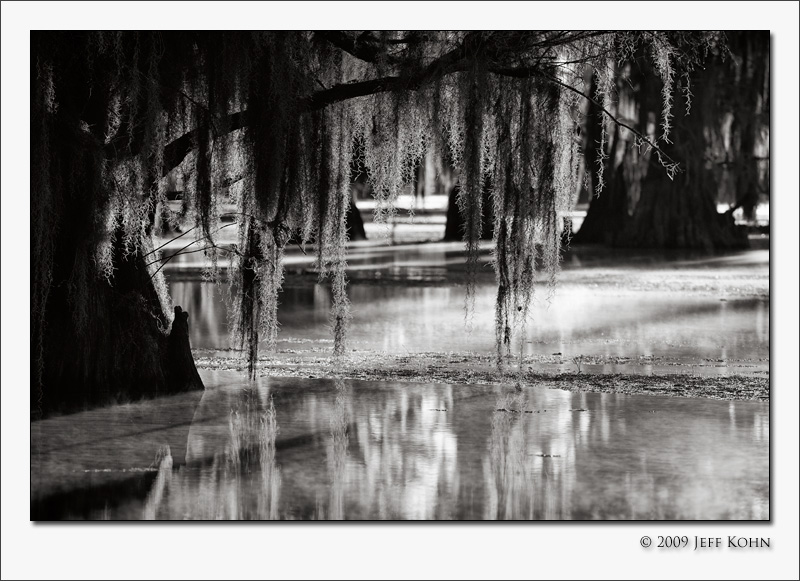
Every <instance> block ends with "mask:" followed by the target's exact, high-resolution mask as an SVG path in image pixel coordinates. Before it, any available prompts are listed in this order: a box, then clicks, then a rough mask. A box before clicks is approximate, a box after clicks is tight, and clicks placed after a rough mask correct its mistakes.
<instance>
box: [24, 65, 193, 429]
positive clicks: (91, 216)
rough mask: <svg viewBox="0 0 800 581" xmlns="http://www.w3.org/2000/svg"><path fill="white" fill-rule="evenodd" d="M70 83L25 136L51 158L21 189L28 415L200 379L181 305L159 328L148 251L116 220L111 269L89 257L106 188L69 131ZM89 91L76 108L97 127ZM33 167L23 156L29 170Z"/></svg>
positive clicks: (98, 240) (97, 154) (97, 163)
mask: <svg viewBox="0 0 800 581" xmlns="http://www.w3.org/2000/svg"><path fill="white" fill-rule="evenodd" d="M75 86H76V87H77V88H76V89H75V93H76V95H75V96H73V98H71V99H66V98H65V99H64V100H63V101H62V103H61V106H60V107H59V109H58V112H57V113H55V115H53V116H52V117H51V118H47V119H46V122H47V123H48V124H50V125H49V129H48V131H50V132H51V135H50V137H43V136H42V134H40V133H39V132H36V133H34V134H33V136H32V151H34V152H35V153H36V154H37V155H39V152H41V151H43V150H45V149H48V148H49V156H50V158H51V160H52V161H51V162H50V163H49V164H47V167H48V170H47V174H48V175H46V176H44V177H41V176H34V175H32V182H34V177H36V179H37V180H38V182H34V183H41V182H42V180H43V179H45V180H46V181H47V185H48V187H47V188H37V189H36V190H35V191H34V189H32V193H31V201H32V206H34V207H35V208H36V211H35V212H32V220H31V229H32V239H33V243H32V245H31V265H32V269H31V270H32V284H31V289H32V303H33V312H32V317H31V353H32V354H33V356H32V357H31V372H32V373H31V375H32V381H31V384H30V389H31V412H32V415H33V416H34V417H42V416H43V415H47V414H52V413H56V412H58V413H64V412H71V411H76V410H80V409H85V408H88V407H94V406H100V405H106V404H110V403H114V402H127V401H132V400H136V399H140V398H143V397H151V396H158V395H163V394H167V393H175V392H179V391H185V390H189V389H202V388H203V383H202V381H201V380H200V376H199V375H198V373H197V370H196V368H195V366H194V360H193V358H192V355H191V349H190V347H189V335H188V316H187V315H186V313H183V312H182V311H181V310H180V309H177V308H176V320H175V323H174V324H173V328H172V330H171V332H170V333H169V334H167V326H168V318H167V315H166V313H165V312H164V311H163V307H162V302H161V300H160V299H159V296H158V292H157V291H156V287H155V284H154V282H153V280H152V278H151V276H150V274H149V272H148V269H147V264H146V261H147V260H152V255H151V256H149V257H146V256H143V255H142V252H141V250H136V251H133V252H131V251H126V249H125V247H124V234H123V232H122V228H121V226H119V227H118V228H117V232H116V235H115V236H114V238H113V243H112V252H113V268H114V270H113V275H111V276H109V277H108V278H106V277H105V276H104V275H103V274H102V273H101V272H100V269H99V268H98V267H97V255H96V251H97V248H98V246H99V245H100V244H102V243H104V242H105V241H104V240H103V239H102V236H103V235H104V234H103V233H104V232H105V224H104V222H105V220H106V219H107V218H106V216H107V211H106V210H107V208H106V207H105V204H107V203H108V201H109V199H110V198H111V197H112V195H113V194H110V193H109V192H108V191H106V190H105V189H104V188H106V187H107V186H106V184H105V183H104V180H103V178H102V167H103V165H104V164H105V163H106V160H105V159H104V157H103V154H102V151H99V150H98V147H97V146H96V145H94V144H89V145H87V144H86V142H85V141H80V140H76V137H75V136H76V133H77V132H76V130H75V128H74V124H75V122H74V119H77V118H80V117H79V115H78V112H77V110H76V109H73V108H74V107H76V105H75V104H76V103H78V104H81V103H83V102H84V100H82V99H80V98H78V97H79V96H80V95H81V93H80V90H81V87H82V85H81V83H80V82H79V79H78V80H76V81H75ZM95 97H97V103H95V102H93V101H92V100H91V99H90V102H89V104H88V105H86V107H85V110H84V111H83V114H84V118H86V119H88V123H89V126H90V127H102V123H101V122H100V121H99V119H102V115H103V113H102V112H103V111H104V110H105V107H104V106H103V99H102V98H101V97H100V96H98V95H97V93H96V92H95V95H93V96H92V99H94V98H95ZM97 142H99V143H102V141H101V140H99V139H97V140H96V141H95V143H97ZM38 167H39V164H33V163H32V165H31V171H32V172H35V171H39V170H38V169H36V168H38ZM134 195H135V194H134V193H133V192H132V193H131V196H134ZM153 217H154V214H153V215H152V216H151V218H153ZM143 235H144V234H143ZM129 250H130V249H129ZM42 273H44V274H42ZM40 297H45V298H44V299H43V301H40ZM34 299H36V300H34Z"/></svg>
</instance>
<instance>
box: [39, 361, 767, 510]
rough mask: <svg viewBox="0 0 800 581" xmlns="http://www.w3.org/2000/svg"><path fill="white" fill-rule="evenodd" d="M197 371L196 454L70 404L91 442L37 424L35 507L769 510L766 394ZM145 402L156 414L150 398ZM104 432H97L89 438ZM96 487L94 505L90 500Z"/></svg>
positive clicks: (143, 414)
mask: <svg viewBox="0 0 800 581" xmlns="http://www.w3.org/2000/svg"><path fill="white" fill-rule="evenodd" d="M203 379H204V381H205V383H206V385H207V387H208V388H207V389H206V391H205V393H204V394H203V397H202V400H201V401H200V404H199V405H198V406H197V409H196V411H195V412H194V417H193V419H192V422H191V426H190V428H189V430H188V434H187V432H186V431H184V432H183V433H184V439H185V440H184V441H185V442H186V443H185V449H186V462H185V464H180V463H178V462H174V461H173V460H174V459H173V454H174V452H175V446H178V445H180V443H179V442H176V439H175V438H174V437H173V436H170V435H169V434H168V433H167V431H166V430H160V431H156V432H146V431H145V430H141V429H134V428H133V427H131V428H129V430H128V431H129V432H130V433H131V434H134V435H132V436H130V437H129V438H128V439H127V440H126V442H127V445H126V446H125V447H122V448H121V447H119V446H117V445H116V440H114V439H107V440H105V444H103V440H102V438H100V437H99V436H100V435H101V432H102V431H103V430H104V429H106V426H108V425H109V418H113V417H119V412H118V411H114V408H108V409H107V410H99V411H97V412H95V413H94V414H93V415H92V416H90V417H86V416H83V415H80V414H76V416H79V417H80V420H81V425H80V434H81V438H82V439H81V440H80V441H75V442H74V443H73V442H70V441H64V439H65V437H66V438H67V440H69V438H70V436H69V433H70V431H69V426H70V422H69V418H70V417H69V416H64V417H63V418H59V421H60V424H59V429H58V431H56V430H55V425H54V429H50V428H49V427H47V426H43V427H42V426H38V427H37V423H34V427H35V428H38V429H34V430H33V432H32V434H33V438H34V442H33V443H34V447H33V448H34V450H35V452H34V456H33V457H32V460H33V466H34V470H33V471H32V485H33V488H32V508H33V506H34V500H33V499H34V498H39V501H37V503H36V507H38V508H37V511H38V512H37V513H36V515H37V518H64V517H70V518H111V519H121V518H122V519H262V520H267V519H334V520H342V519H348V520H352V519H564V520H566V519H766V518H769V407H768V405H767V404H763V403H754V402H723V401H713V400H702V399H687V398H662V397H652V396H613V395H609V394H595V393H580V394H578V393H569V392H563V391H559V390H546V389H528V390H526V391H524V392H522V393H514V392H511V391H510V388H508V387H499V386H498V387H487V386H461V385H458V386H455V385H441V384H424V385H423V384H412V383H391V382H381V383H372V382H356V381H336V382H334V381H327V380H300V379H268V378H265V379H261V380H258V381H256V382H249V381H247V380H244V379H243V378H242V377H241V376H240V375H238V374H236V373H233V372H213V373H212V372H204V374H203ZM150 405H152V408H153V409H158V408H159V402H151V404H150ZM137 409H138V410H139V411H138V412H137V415H136V417H137V418H141V420H140V421H142V422H147V419H148V417H147V416H148V412H147V409H144V408H141V407H140V408H137ZM498 410H501V411H498ZM106 415H107V416H108V418H106V417H105V416H106ZM48 421H50V420H46V421H45V422H48ZM45 428H46V429H45ZM93 431H97V434H94V435H96V436H98V437H91V438H89V437H87V436H92V435H93ZM173 433H174V432H173ZM65 434H66V436H65ZM136 434H140V435H136ZM145 434H146V436H145ZM162 438H166V439H162ZM159 441H162V443H161V444H158V445H155V444H156V443H157V442H159ZM137 442H138V446H137V445H136V444H137ZM170 442H171V443H172V444H173V445H170ZM56 443H58V444H59V445H55V444H56ZM104 446H105V448H104ZM36 450H40V451H42V452H41V453H42V454H47V457H48V462H42V461H41V460H40V459H38V457H37V454H39V453H40V452H36ZM154 454H155V455H156V459H155V461H153V462H152V463H151V464H149V468H148V467H147V465H145V466H144V467H143V468H142V469H141V470H139V471H136V472H135V473H132V471H130V470H129V472H128V473H127V475H126V478H128V480H127V481H125V482H127V484H124V485H123V484H120V482H121V481H120V480H119V478H120V477H121V476H122V475H121V474H120V471H114V470H112V471H108V472H106V471H104V470H96V471H91V472H90V473H84V472H83V471H81V473H79V474H76V473H75V472H74V470H73V471H72V472H68V471H66V472H65V470H64V468H63V467H64V466H77V465H81V466H93V465H94V466H103V465H105V466H108V465H109V463H110V462H112V460H111V459H113V461H114V462H116V465H118V466H126V465H127V466H130V465H134V461H138V460H136V459H138V458H142V457H149V458H150V459H152V458H153V457H154ZM104 458H105V460H104ZM56 469H57V470H56ZM87 476H91V478H87ZM42 483H48V486H51V487H52V486H54V485H55V484H56V483H61V484H62V485H64V486H66V485H67V484H69V486H70V487H71V492H65V491H64V490H62V491H61V492H58V493H56V492H55V491H53V490H52V489H51V490H50V491H49V492H48V491H47V490H44V489H42V488H41V487H42V486H43V485H42ZM89 497H90V498H92V503H93V504H92V507H93V508H91V510H83V509H81V508H80V506H81V504H80V503H82V502H85V499H86V498H89ZM43 498H44V501H42V499H43Z"/></svg>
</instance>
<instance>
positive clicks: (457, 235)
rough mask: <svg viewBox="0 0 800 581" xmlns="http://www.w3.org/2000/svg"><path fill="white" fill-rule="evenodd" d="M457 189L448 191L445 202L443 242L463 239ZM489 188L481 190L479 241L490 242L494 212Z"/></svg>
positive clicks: (492, 234)
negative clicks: (445, 214)
mask: <svg viewBox="0 0 800 581" xmlns="http://www.w3.org/2000/svg"><path fill="white" fill-rule="evenodd" d="M459 191H460V190H459V187H458V186H456V187H454V188H453V189H452V190H450V195H449V196H448V200H447V217H446V223H445V226H444V238H443V241H444V242H454V241H456V240H463V239H464V216H462V215H461V211H460V210H459V209H458V203H457V201H456V200H457V199H458V193H459ZM489 191H490V189H489V188H484V189H483V204H482V206H481V210H482V214H483V217H482V219H481V240H491V239H492V237H493V236H494V211H493V205H492V198H491V196H490V195H489Z"/></svg>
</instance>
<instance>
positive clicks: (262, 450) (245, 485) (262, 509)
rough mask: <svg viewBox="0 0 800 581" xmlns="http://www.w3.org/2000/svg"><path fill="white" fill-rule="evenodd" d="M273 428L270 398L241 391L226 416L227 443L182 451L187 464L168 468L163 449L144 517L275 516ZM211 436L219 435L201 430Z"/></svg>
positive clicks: (277, 474) (277, 487) (277, 485)
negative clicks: (210, 450)
mask: <svg viewBox="0 0 800 581" xmlns="http://www.w3.org/2000/svg"><path fill="white" fill-rule="evenodd" d="M278 432H279V428H278V423H277V417H276V413H275V406H274V404H273V401H272V397H270V396H269V395H268V393H266V392H259V390H257V389H243V390H241V391H240V395H239V401H238V402H237V407H236V408H234V409H231V411H230V415H229V418H228V422H227V434H226V436H227V438H225V439H226V440H227V443H226V444H225V445H223V446H219V447H217V448H216V451H215V452H214V453H213V456H211V457H210V458H209V457H208V456H203V455H202V454H196V455H195V457H192V456H191V455H189V454H187V466H185V467H181V469H180V470H178V471H177V472H173V470H172V458H171V456H170V455H169V448H168V447H167V449H166V451H165V453H164V454H163V459H161V460H160V464H159V471H158V475H157V476H156V480H155V483H154V484H153V487H152V489H151V492H150V494H149V495H148V497H147V500H146V501H145V507H144V518H146V519H181V518H191V519H203V520H220V519H223V520H228V519H234V520H253V519H257V520H276V519H278V518H279V513H278V506H279V503H280V496H281V470H280V467H279V466H278V465H277V463H276V461H275V443H276V438H277V435H278ZM215 435H216V436H219V435H221V434H213V433H210V432H209V431H208V430H207V431H206V432H205V433H204V434H203V436H204V437H205V438H206V439H211V438H213V436H215ZM209 436H211V438H210V437H209ZM213 439H215V440H219V438H218V437H217V438H213ZM198 472H199V474H198Z"/></svg>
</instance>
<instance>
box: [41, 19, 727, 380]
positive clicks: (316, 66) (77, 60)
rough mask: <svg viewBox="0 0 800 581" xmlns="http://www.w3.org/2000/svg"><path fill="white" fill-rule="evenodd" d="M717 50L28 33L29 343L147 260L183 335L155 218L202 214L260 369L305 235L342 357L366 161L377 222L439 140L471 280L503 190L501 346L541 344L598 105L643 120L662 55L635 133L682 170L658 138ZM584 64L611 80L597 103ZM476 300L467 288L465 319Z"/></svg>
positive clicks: (681, 37)
mask: <svg viewBox="0 0 800 581" xmlns="http://www.w3.org/2000/svg"><path fill="white" fill-rule="evenodd" d="M719 41H720V35H718V34H713V33H698V32H604V31H577V32H576V31H533V32H532V31H502V32H486V31H473V32H443V31H442V32H419V31H383V32H370V31H367V32H333V31H326V32H257V33H245V32H38V33H32V35H31V46H32V59H31V82H32V103H31V105H32V107H31V111H32V112H31V128H32V138H33V143H32V164H31V178H32V191H31V201H32V231H33V235H32V264H33V269H32V290H31V299H32V311H33V315H32V316H33V325H32V337H31V341H32V346H33V347H34V353H37V354H38V361H39V365H40V366H42V365H44V363H43V359H44V357H45V354H44V347H43V346H42V345H43V339H42V337H43V335H44V333H45V329H46V327H47V320H48V316H49V314H48V313H49V311H48V309H50V306H49V302H50V299H51V292H52V291H53V289H54V288H56V287H58V288H61V289H66V290H65V291H64V292H66V295H67V299H66V304H68V305H69V309H70V312H71V316H72V320H73V321H74V324H75V325H76V327H78V328H80V326H81V325H82V324H84V323H85V319H86V318H87V317H91V316H92V314H91V313H92V309H91V305H92V300H93V299H92V296H93V294H92V293H93V291H92V289H93V288H95V287H97V286H98V285H108V286H111V287H114V286H115V285H119V284H120V280H119V276H120V272H121V270H120V269H121V264H122V262H123V261H125V260H128V259H130V257H136V258H139V259H144V260H142V261H141V262H140V263H138V264H140V269H141V268H145V269H146V276H145V277H144V279H143V280H146V281H148V282H149V283H150V284H152V285H154V286H155V289H157V294H158V296H159V298H160V306H161V309H160V312H152V313H151V314H152V316H153V318H154V319H155V320H156V322H157V325H158V326H159V327H160V328H162V329H165V328H166V325H167V323H168V322H169V320H170V319H169V317H170V315H169V313H170V312H171V310H172V309H171V305H170V300H169V297H168V296H167V292H166V285H165V282H164V279H163V272H162V271H161V269H160V262H159V260H157V259H158V258H159V250H158V249H156V248H154V243H153V235H152V233H153V225H154V220H155V215H156V210H157V208H158V209H159V211H160V212H163V213H164V215H166V216H167V219H168V220H169V221H171V222H172V223H174V224H177V223H179V222H181V221H184V220H186V219H190V220H191V221H192V222H193V228H192V235H193V236H195V237H197V238H201V239H203V241H204V245H205V252H206V253H207V255H208V256H209V257H210V259H211V261H212V263H214V264H216V259H217V257H218V256H219V254H220V253H222V252H228V253H230V254H231V255H232V266H231V272H230V274H229V276H230V279H231V284H232V292H231V296H232V301H233V304H232V311H231V312H232V315H233V321H234V328H235V336H236V340H237V341H238V345H239V347H240V348H242V350H243V351H244V352H245V353H246V354H247V357H248V360H249V363H250V371H251V373H253V372H254V369H255V361H256V358H257V354H258V349H259V344H260V343H262V342H263V343H266V345H267V346H272V345H274V343H275V339H276V333H277V327H278V325H277V307H278V291H279V289H280V286H281V283H282V280H283V271H282V256H283V251H284V248H285V246H286V244H287V243H288V241H289V240H290V239H292V237H296V238H297V239H299V240H301V241H302V243H303V244H305V243H308V242H311V241H313V242H314V243H315V245H316V252H317V254H318V268H319V272H320V275H321V276H322V277H327V278H329V279H330V281H331V285H332V290H333V305H332V312H331V319H332V325H333V329H334V339H335V346H334V352H335V353H336V354H342V353H344V351H345V345H346V330H347V322H348V319H349V318H350V305H349V302H348V298H347V293H346V283H347V281H346V276H345V268H346V259H347V256H346V243H347V232H346V226H345V219H346V213H347V209H348V206H349V204H350V199H351V189H350V188H351V175H350V173H351V168H352V166H353V161H354V160H353V156H354V155H358V156H359V157H361V159H358V160H357V161H358V162H359V163H360V164H362V165H363V167H364V168H365V169H366V173H367V177H368V180H369V181H370V183H371V185H372V189H373V192H374V195H375V196H376V198H377V201H378V205H377V209H376V218H377V219H378V220H380V219H382V218H385V217H386V216H388V215H390V214H391V213H392V212H393V211H394V210H393V203H394V200H395V198H396V197H397V195H398V193H399V192H400V191H401V188H402V187H403V186H404V185H405V184H407V183H410V182H412V181H413V180H414V176H415V169H416V167H417V165H418V164H419V163H420V161H421V160H422V159H423V158H424V155H425V153H426V151H428V150H431V149H432V150H435V151H436V152H437V156H436V158H437V159H449V160H450V161H451V163H452V164H453V165H454V167H456V168H457V169H458V175H459V187H460V193H459V198H458V205H459V209H460V211H461V212H462V215H463V216H464V224H465V227H464V241H465V245H466V257H467V258H466V260H467V264H468V273H470V277H473V276H474V273H475V267H476V265H477V260H478V250H479V244H478V242H479V238H480V233H481V219H482V216H483V211H482V210H483V208H482V204H483V196H482V191H483V189H484V187H485V185H486V183H491V192H490V200H491V203H492V204H493V210H494V214H493V215H494V220H495V223H494V225H493V226H494V229H493V231H494V233H495V234H494V268H495V273H496V279H497V283H498V292H497V303H496V340H497V347H498V355H500V354H501V353H502V351H503V349H504V348H506V347H509V346H510V343H511V338H512V335H513V334H514V332H515V331H518V332H524V329H525V325H524V324H523V323H524V321H525V320H526V318H527V317H528V314H529V306H530V304H531V298H532V295H533V291H534V284H533V282H534V275H535V273H536V271H537V269H540V268H541V269H543V270H544V271H545V272H546V273H547V274H548V275H549V279H550V280H551V282H554V281H555V279H556V276H557V273H558V267H559V259H560V244H561V230H562V222H563V220H564V216H565V214H566V213H568V212H569V211H570V210H571V209H572V206H573V204H574V201H575V195H576V194H577V192H578V188H577V184H576V180H577V179H578V173H579V172H578V168H579V164H580V158H581V154H582V152H581V151H580V139H579V138H578V135H577V131H578V128H579V127H580V119H578V117H579V115H580V111H581V107H580V106H579V104H580V103H581V101H582V100H590V101H592V102H593V103H594V104H595V105H596V107H598V108H599V110H600V111H602V112H603V113H604V114H605V116H606V122H608V121H609V120H610V121H611V122H612V123H616V124H618V125H621V126H625V127H627V125H626V124H625V122H624V121H623V120H621V119H617V118H616V117H614V116H613V115H612V114H611V113H610V110H611V107H610V103H612V102H613V100H614V98H615V97H614V91H615V86H616V83H615V76H616V75H617V72H616V71H617V70H618V68H617V67H616V66H614V64H615V63H617V62H621V61H623V60H625V59H628V58H630V57H632V55H633V54H634V53H636V52H637V51H639V52H643V53H644V54H646V55H648V57H649V58H650V60H651V61H652V63H653V67H654V70H655V71H656V72H657V74H658V76H659V78H660V81H661V84H662V91H661V97H662V101H663V107H662V114H661V119H660V129H659V131H658V132H657V133H656V134H655V135H644V134H641V133H639V132H637V131H636V130H635V129H634V128H632V127H628V128H629V129H630V130H631V131H633V133H634V134H635V135H636V140H637V144H638V145H640V146H644V147H647V148H651V149H652V151H653V152H654V155H655V156H657V158H658V160H659V162H660V163H661V165H662V166H663V168H664V171H665V172H666V173H667V174H668V175H669V176H673V175H674V174H675V173H676V172H679V171H680V165H679V160H675V159H672V158H671V157H669V156H668V155H667V153H665V152H664V151H663V150H662V148H661V147H660V144H663V143H668V142H669V139H670V135H671V130H672V118H673V109H674V108H675V107H676V106H678V105H677V104H676V101H678V100H681V101H686V103H687V104H686V105H683V104H682V105H681V106H688V100H689V99H690V96H691V87H690V86H689V79H690V73H691V72H692V70H694V68H695V67H697V66H698V65H699V64H700V63H701V62H702V60H703V58H704V56H705V53H706V52H707V51H708V49H709V47H711V46H715V45H716V44H718V43H719ZM586 67H591V68H592V69H593V70H594V72H595V75H596V78H597V83H596V88H595V89H594V90H593V91H592V93H591V94H590V89H589V87H588V86H584V79H585V78H586V75H585V74H584V72H585V68H586ZM606 127H607V123H603V124H602V128H601V132H600V135H601V137H600V141H601V142H600V143H599V144H598V151H599V152H603V151H604V149H603V142H604V140H605V139H606ZM598 167H599V168H600V171H601V172H602V167H603V164H599V165H598ZM171 172H180V173H182V174H183V175H184V178H185V184H186V192H185V196H184V199H183V202H182V208H181V209H180V211H171V210H170V209H169V208H168V207H167V205H166V177H167V176H168V174H170V173H171ZM599 180H600V182H602V174H601V175H600V176H599ZM223 203H233V204H235V205H236V208H237V209H236V213H235V218H236V223H237V224H238V226H239V241H238V244H237V245H236V246H235V247H234V248H227V249H223V248H221V247H220V246H219V245H218V244H217V242H216V240H217V233H218V231H219V229H220V228H221V225H220V217H221V212H222V211H221V209H220V208H221V205H222V204H223ZM76 223H78V226H75V224H76ZM66 236H69V238H70V240H69V243H68V244H66V243H65V237H66ZM65 244H66V245H65ZM65 248H68V250H65ZM141 265H143V266H141ZM137 284H139V285H140V286H143V285H145V283H144V282H141V281H140V282H139V283H137ZM473 298H474V290H473V285H472V284H470V285H468V290H467V297H466V310H467V316H469V313H470V311H471V309H472V301H473ZM148 308H150V309H151V310H152V307H148ZM499 360H500V358H498V361H499Z"/></svg>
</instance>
